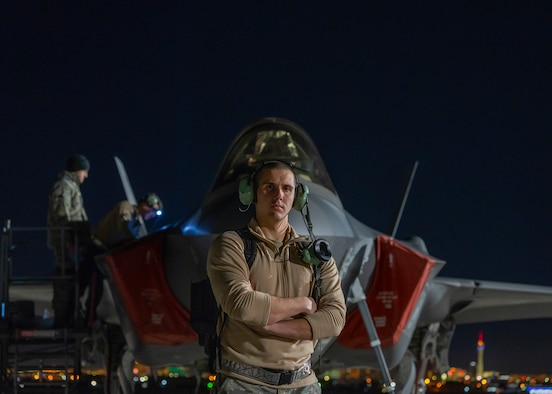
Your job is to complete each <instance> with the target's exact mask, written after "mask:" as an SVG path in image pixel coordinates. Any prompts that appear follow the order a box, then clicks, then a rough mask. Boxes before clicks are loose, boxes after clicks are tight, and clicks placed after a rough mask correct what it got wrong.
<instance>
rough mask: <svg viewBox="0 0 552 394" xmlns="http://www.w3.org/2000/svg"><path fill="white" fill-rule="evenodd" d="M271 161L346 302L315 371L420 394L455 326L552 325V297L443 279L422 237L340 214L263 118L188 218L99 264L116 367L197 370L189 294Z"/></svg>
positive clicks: (237, 143) (199, 352)
mask: <svg viewBox="0 0 552 394" xmlns="http://www.w3.org/2000/svg"><path fill="white" fill-rule="evenodd" d="M268 160H282V161H285V162H287V163H290V164H292V165H293V167H294V168H295V170H296V173H297V177H298V179H299V181H300V182H301V183H303V184H304V185H306V186H307V187H308V191H309V193H308V203H307V205H306V207H307V208H306V210H307V211H305V210H303V211H301V212H296V211H293V212H292V213H290V217H289V220H290V223H291V224H292V225H293V226H294V228H295V229H296V230H297V231H298V232H299V233H304V234H305V235H306V234H308V235H309V236H310V237H311V239H313V238H316V239H324V240H325V241H327V242H328V243H329V245H330V246H331V253H332V255H333V257H334V258H335V261H336V264H337V266H338V268H339V272H340V275H341V280H342V288H343V292H344V294H345V297H346V300H347V308H348V309H347V322H346V325H345V328H344V329H343V331H342V333H341V334H340V335H339V337H337V338H332V339H328V340H322V341H320V342H319V344H318V346H317V348H316V354H315V355H314V356H313V360H316V361H315V362H313V367H314V368H316V369H317V370H319V371H325V370H328V369H330V368H338V367H367V368H374V369H379V370H381V371H382V373H383V376H384V380H385V383H386V385H387V386H388V390H390V391H391V390H392V391H395V392H400V393H412V392H414V391H417V392H423V391H424V385H423V377H424V374H425V372H426V369H427V367H428V366H429V365H432V366H433V367H434V368H436V369H439V370H441V371H446V370H448V369H449V365H448V350H449V346H450V343H451V339H452V336H453V333H454V329H455V327H456V325H458V324H464V323H474V322H489V321H500V320H510V319H524V318H549V317H552V288H550V287H539V286H530V285H521V284H511V283H498V282H489V281H477V280H467V279H454V278H444V277H439V276H438V273H439V271H440V270H441V268H442V267H443V266H444V264H445V261H444V260H442V259H440V258H437V257H434V256H432V255H431V254H430V252H429V251H428V249H427V248H426V246H425V243H424V241H423V240H422V239H421V238H419V237H413V238H410V239H406V240H399V239H396V238H395V236H394V234H384V233H382V232H380V231H377V230H375V229H373V228H371V227H369V226H368V225H365V224H363V223H361V222H359V221H358V220H357V219H355V218H354V217H353V216H351V215H350V214H349V213H348V212H347V211H346V209H345V208H344V206H343V204H342V202H341V200H340V198H339V195H338V192H337V190H336V189H335V187H334V185H333V183H332V180H331V178H330V175H329V174H328V171H327V170H326V167H325V165H324V162H323V161H322V159H321V156H320V154H319V152H318V150H317V148H316V146H315V144H314V143H313V141H312V140H311V138H310V137H309V135H308V134H307V133H306V132H305V131H304V130H303V129H302V128H301V127H300V126H299V125H297V124H295V123H293V122H291V121H289V120H286V119H279V118H265V119H261V120H259V121H257V122H254V123H252V124H250V125H249V126H247V127H245V128H244V129H243V130H242V131H241V132H240V133H239V134H238V135H237V137H236V138H235V140H234V141H233V143H232V144H231V146H230V148H229V149H228V151H227V153H226V156H225V157H224V158H223V160H222V163H221V165H220V167H219V170H218V173H217V175H216V177H215V179H214V182H213V184H212V187H211V188H210V190H209V192H208V194H207V196H206V197H205V199H204V201H203V203H202V205H201V207H200V208H199V209H198V210H197V211H196V212H195V213H194V214H193V215H192V216H191V217H189V218H188V219H186V220H183V221H182V222H180V223H177V224H174V225H172V226H169V227H168V228H165V229H163V230H161V231H158V232H155V233H152V234H149V235H147V236H145V237H142V238H140V239H137V240H135V241H132V242H131V243H128V244H126V245H124V246H123V247H120V248H118V249H115V250H112V251H110V252H109V253H106V254H104V255H102V256H101V257H100V258H99V259H98V264H99V265H100V266H101V268H102V270H103V271H104V273H105V275H106V278H107V282H108V284H109V288H108V289H107V290H108V291H109V292H110V293H111V295H112V297H113V300H114V303H115V307H116V311H117V315H118V321H119V322H120V325H121V327H122V332H123V333H124V337H125V341H126V346H127V353H126V356H124V357H123V358H122V363H123V364H125V363H127V366H128V362H129V360H133V359H135V360H138V361H139V362H141V363H143V364H146V365H149V366H161V365H167V364H179V365H196V366H199V365H202V364H201V363H202V362H203V361H204V360H205V359H206V357H207V356H206V354H205V352H204V349H203V347H202V346H201V345H200V344H199V341H198V334H197V332H196V331H195V330H194V329H193V328H192V325H191V322H190V318H191V313H192V310H193V308H198V307H199V308H201V300H197V299H194V297H193V294H192V289H193V288H194V285H195V284H197V283H200V282H202V281H203V280H205V279H206V277H207V275H206V270H205V263H206V260H207V252H208V248H209V245H210V243H211V241H212V240H213V239H214V238H215V237H216V236H217V235H218V234H220V233H221V232H223V231H225V230H229V229H237V228H240V227H242V226H244V225H245V224H247V222H248V221H249V219H250V217H251V215H252V212H253V210H251V211H249V210H248V208H249V207H248V206H243V205H242V204H241V203H240V201H239V199H238V185H239V182H240V180H242V179H244V178H245V177H248V176H249V175H250V174H251V172H252V171H253V170H254V169H255V168H257V167H258V166H259V165H260V164H261V163H262V162H264V161H268ZM313 240H314V239H313ZM123 369H125V365H123ZM129 385H130V383H129V382H126V383H125V382H121V386H123V387H124V386H127V387H128V386H129ZM125 391H126V390H125Z"/></svg>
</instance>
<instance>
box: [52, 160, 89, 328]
mask: <svg viewBox="0 0 552 394" xmlns="http://www.w3.org/2000/svg"><path fill="white" fill-rule="evenodd" d="M89 170H90V162H89V161H88V159H87V158H86V157H85V156H83V155H80V154H74V155H72V156H70V157H69V158H68V159H67V162H66V164H65V170H64V171H62V172H60V173H59V175H58V180H57V181H56V182H55V183H54V185H53V186H52V188H51V190H50V194H49V198H48V218H47V223H48V247H49V248H50V249H52V250H53V252H54V258H55V276H56V279H55V280H54V283H53V288H54V297H53V300H52V308H53V309H54V313H55V320H54V321H55V325H56V326H59V327H66V326H67V325H69V324H71V323H75V320H76V318H77V317H78V316H77V315H76V310H75V301H74V300H75V283H76V279H77V278H75V272H76V268H77V267H76V263H77V262H78V263H79V267H78V268H79V272H80V271H81V269H82V268H83V267H82V266H80V264H86V262H85V256H86V255H87V248H88V246H89V245H90V225H89V222H88V216H87V214H86V210H85V209H84V199H83V197H82V194H81V189H80V186H81V185H82V183H83V182H84V180H85V179H86V178H88V172H89ZM79 279H80V278H79Z"/></svg>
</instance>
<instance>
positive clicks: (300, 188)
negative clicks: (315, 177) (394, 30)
mask: <svg viewBox="0 0 552 394" xmlns="http://www.w3.org/2000/svg"><path fill="white" fill-rule="evenodd" d="M307 202H309V188H308V187H307V185H304V184H302V183H298V184H297V188H296V190H295V199H294V200H293V209H295V210H296V211H302V210H303V208H304V207H305V205H307Z"/></svg>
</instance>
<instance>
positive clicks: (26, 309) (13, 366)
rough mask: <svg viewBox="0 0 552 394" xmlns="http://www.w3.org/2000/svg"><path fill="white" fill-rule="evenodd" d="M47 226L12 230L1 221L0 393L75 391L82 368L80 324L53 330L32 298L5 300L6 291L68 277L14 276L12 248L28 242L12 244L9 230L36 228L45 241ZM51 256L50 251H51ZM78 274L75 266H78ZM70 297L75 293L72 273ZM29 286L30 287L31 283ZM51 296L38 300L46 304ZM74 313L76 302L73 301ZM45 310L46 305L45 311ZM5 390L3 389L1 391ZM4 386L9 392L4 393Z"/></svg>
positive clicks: (11, 232) (48, 283)
mask: <svg viewBox="0 0 552 394" xmlns="http://www.w3.org/2000/svg"><path fill="white" fill-rule="evenodd" d="M46 230H47V228H45V227H44V228H40V227H38V228H37V227H34V228H13V227H11V223H10V221H6V223H5V225H4V227H3V229H2V250H1V255H0V346H1V349H0V350H1V354H0V367H1V370H0V387H1V388H2V389H3V391H2V392H5V391H6V392H10V393H19V392H23V393H24V392H33V393H35V392H40V391H43V392H50V393H52V392H64V393H70V392H78V389H77V387H78V386H79V384H80V380H81V375H82V370H81V352H82V349H81V343H82V340H83V338H84V337H85V336H86V335H87V332H86V330H85V329H84V328H77V327H63V328H52V327H51V321H48V319H47V316H44V317H45V318H46V319H40V315H37V313H36V312H35V309H36V308H35V302H34V301H30V300H29V301H26V300H25V301H10V289H12V290H13V289H14V287H17V286H21V287H20V288H23V289H27V287H25V286H30V287H29V288H41V286H42V287H44V288H48V286H50V287H51V285H52V283H53V280H54V279H68V278H69V276H64V274H65V271H64V270H63V272H62V276H51V275H47V276H40V277H37V276H32V277H30V276H19V277H17V276H15V275H13V255H14V250H16V249H17V248H18V247H19V246H21V245H23V246H28V244H29V241H27V240H24V241H21V243H20V244H19V242H15V243H14V233H15V232H18V233H19V232H21V233H25V234H30V233H31V232H35V233H36V232H38V233H40V234H42V235H43V238H42V244H44V239H46V237H45V234H46ZM50 259H51V255H50ZM77 272H78V270H77ZM70 278H71V279H72V280H75V296H77V295H78V281H77V280H76V275H71V276H70ZM33 286H34V287H33ZM49 301H50V300H41V302H48V303H49ZM75 304H76V305H75V312H74V313H75V316H77V314H78V302H75ZM44 311H45V312H46V311H47V309H44ZM4 390H5V391H4ZM8 390H9V391H8Z"/></svg>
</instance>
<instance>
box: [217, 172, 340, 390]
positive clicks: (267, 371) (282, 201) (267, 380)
mask: <svg viewBox="0 0 552 394" xmlns="http://www.w3.org/2000/svg"><path fill="white" fill-rule="evenodd" d="M250 183H251V187H252V193H253V196H254V197H253V200H252V202H253V203H255V216H254V217H253V218H252V219H251V220H250V222H249V225H248V228H249V232H250V233H251V234H252V235H253V236H254V237H255V241H256V242H255V243H256V245H257V248H258V249H257V253H256V254H255V260H254V261H253V263H252V265H251V268H250V269H249V268H248V264H247V262H246V258H245V256H244V242H243V240H242V238H241V237H240V235H239V234H238V233H237V232H236V231H227V232H224V233H223V234H221V235H220V236H218V237H217V238H216V239H215V240H214V241H213V243H212V245H211V247H210V250H209V255H208V260H207V274H208V276H209V280H210V282H211V286H212V289H213V294H214V296H215V299H216V301H217V304H218V305H219V306H220V308H221V310H222V313H221V317H220V318H219V322H218V333H219V337H220V348H219V351H220V357H219V360H220V362H219V363H218V365H217V380H216V385H215V389H214V392H215V393H218V394H221V393H234V394H235V393H260V392H262V393H277V392H282V391H281V390H285V392H286V393H297V394H299V393H300V394H307V393H320V392H321V389H320V386H319V384H318V379H317V377H316V375H315V373H314V371H313V370H312V368H311V360H310V358H311V355H312V353H313V351H314V348H315V346H316V344H317V341H318V340H319V339H322V338H329V337H334V336H337V335H339V333H340V332H341V330H342V329H343V326H344V325H345V313H346V306H345V300H344V296H343V291H342V289H341V281H340V278H339V273H338V270H337V267H336V265H335V261H334V259H333V258H330V259H329V260H328V261H326V262H324V263H322V264H321V265H320V278H321V282H320V286H319V290H320V292H319V295H320V296H319V297H316V298H318V300H317V301H315V298H314V294H313V289H314V287H315V283H314V282H315V280H314V277H315V275H314V274H313V266H311V265H310V264H308V263H305V262H304V261H303V259H302V255H301V251H302V247H303V246H304V245H305V242H306V241H308V238H307V237H301V236H299V235H298V234H297V233H296V231H295V230H294V229H293V228H292V226H291V225H290V224H289V223H288V214H289V213H290V211H291V209H292V207H294V201H295V199H296V198H298V196H297V195H298V194H299V193H300V192H301V190H303V188H302V185H300V184H299V185H298V183H297V179H296V175H295V173H294V172H293V169H292V168H291V167H290V166H289V165H288V164H287V163H284V162H280V161H272V162H265V163H263V164H262V165H261V166H260V167H259V168H258V169H257V170H256V171H255V172H254V173H253V174H252V175H251V177H250ZM242 203H243V201H242ZM296 209H298V208H297V207H296Z"/></svg>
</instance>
